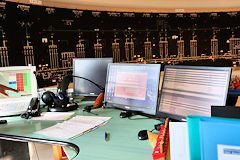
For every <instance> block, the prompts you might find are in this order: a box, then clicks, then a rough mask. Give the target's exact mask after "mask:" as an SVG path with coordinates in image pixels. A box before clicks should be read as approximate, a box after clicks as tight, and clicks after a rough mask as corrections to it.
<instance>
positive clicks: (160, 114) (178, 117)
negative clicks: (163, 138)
mask: <svg viewBox="0 0 240 160" xmlns="http://www.w3.org/2000/svg"><path fill="white" fill-rule="evenodd" d="M167 68H176V69H178V68H179V69H195V70H215V71H229V75H228V82H230V78H231V68H230V67H206V66H181V65H174V66H172V65H166V66H165V68H164V75H163V80H162V87H161V91H160V95H159V98H158V105H157V108H156V109H157V110H156V117H158V118H166V117H169V118H171V119H174V120H179V121H186V117H184V116H181V115H176V114H170V113H166V112H161V111H160V110H159V109H160V102H161V97H162V96H161V95H162V88H163V86H164V82H165V80H164V79H165V73H166V70H167ZM227 85H228V86H227V88H229V83H228V84H227ZM227 94H228V89H227V90H226V93H225V100H224V102H225V104H226V100H227Z"/></svg>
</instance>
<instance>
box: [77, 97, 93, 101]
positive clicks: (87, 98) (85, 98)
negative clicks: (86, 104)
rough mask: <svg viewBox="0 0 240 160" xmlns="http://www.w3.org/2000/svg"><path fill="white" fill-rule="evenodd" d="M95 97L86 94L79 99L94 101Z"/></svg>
mask: <svg viewBox="0 0 240 160" xmlns="http://www.w3.org/2000/svg"><path fill="white" fill-rule="evenodd" d="M96 98H97V97H96V96H86V97H84V98H83V99H82V100H81V101H95V100H96Z"/></svg>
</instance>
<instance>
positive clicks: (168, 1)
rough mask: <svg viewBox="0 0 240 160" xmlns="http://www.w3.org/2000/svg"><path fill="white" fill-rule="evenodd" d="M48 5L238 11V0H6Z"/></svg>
mask: <svg viewBox="0 0 240 160" xmlns="http://www.w3.org/2000/svg"><path fill="white" fill-rule="evenodd" d="M7 1H11V2H17V3H25V4H34V5H41V6H49V7H59V8H69V9H80V10H97V11H98V10H99V11H116V12H151V13H175V12H183V13H187V12H229V11H240V1H239V0H200V1H197V0H7Z"/></svg>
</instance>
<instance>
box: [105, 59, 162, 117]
mask: <svg viewBox="0 0 240 160" xmlns="http://www.w3.org/2000/svg"><path fill="white" fill-rule="evenodd" d="M111 65H122V66H123V65H128V66H150V65H151V66H153V65H155V66H159V73H158V75H159V76H158V77H159V79H158V88H157V92H156V94H157V98H156V107H155V112H154V114H149V113H145V112H143V111H138V110H131V108H130V109H126V108H125V106H126V105H123V104H117V103H110V102H106V96H104V106H105V107H108V108H117V109H121V110H125V111H132V112H135V113H138V114H142V115H153V116H156V110H157V106H158V97H159V96H158V94H159V83H160V73H161V64H142V63H140V64H137V63H112V64H108V70H107V79H106V85H105V90H106V89H107V85H108V74H109V68H110V66H111ZM105 93H106V92H105Z"/></svg>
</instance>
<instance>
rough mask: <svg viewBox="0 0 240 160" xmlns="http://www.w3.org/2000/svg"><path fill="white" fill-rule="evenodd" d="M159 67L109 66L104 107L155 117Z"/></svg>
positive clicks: (139, 65)
mask: <svg viewBox="0 0 240 160" xmlns="http://www.w3.org/2000/svg"><path fill="white" fill-rule="evenodd" d="M160 67H161V65H160V64H130V63H113V64H109V65H108V73H107V82H106V87H105V96H104V101H105V104H106V106H107V107H115V108H120V109H123V110H128V111H137V112H141V113H144V114H149V115H155V114H156V106H157V99H158V89H159V79H160Z"/></svg>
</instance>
